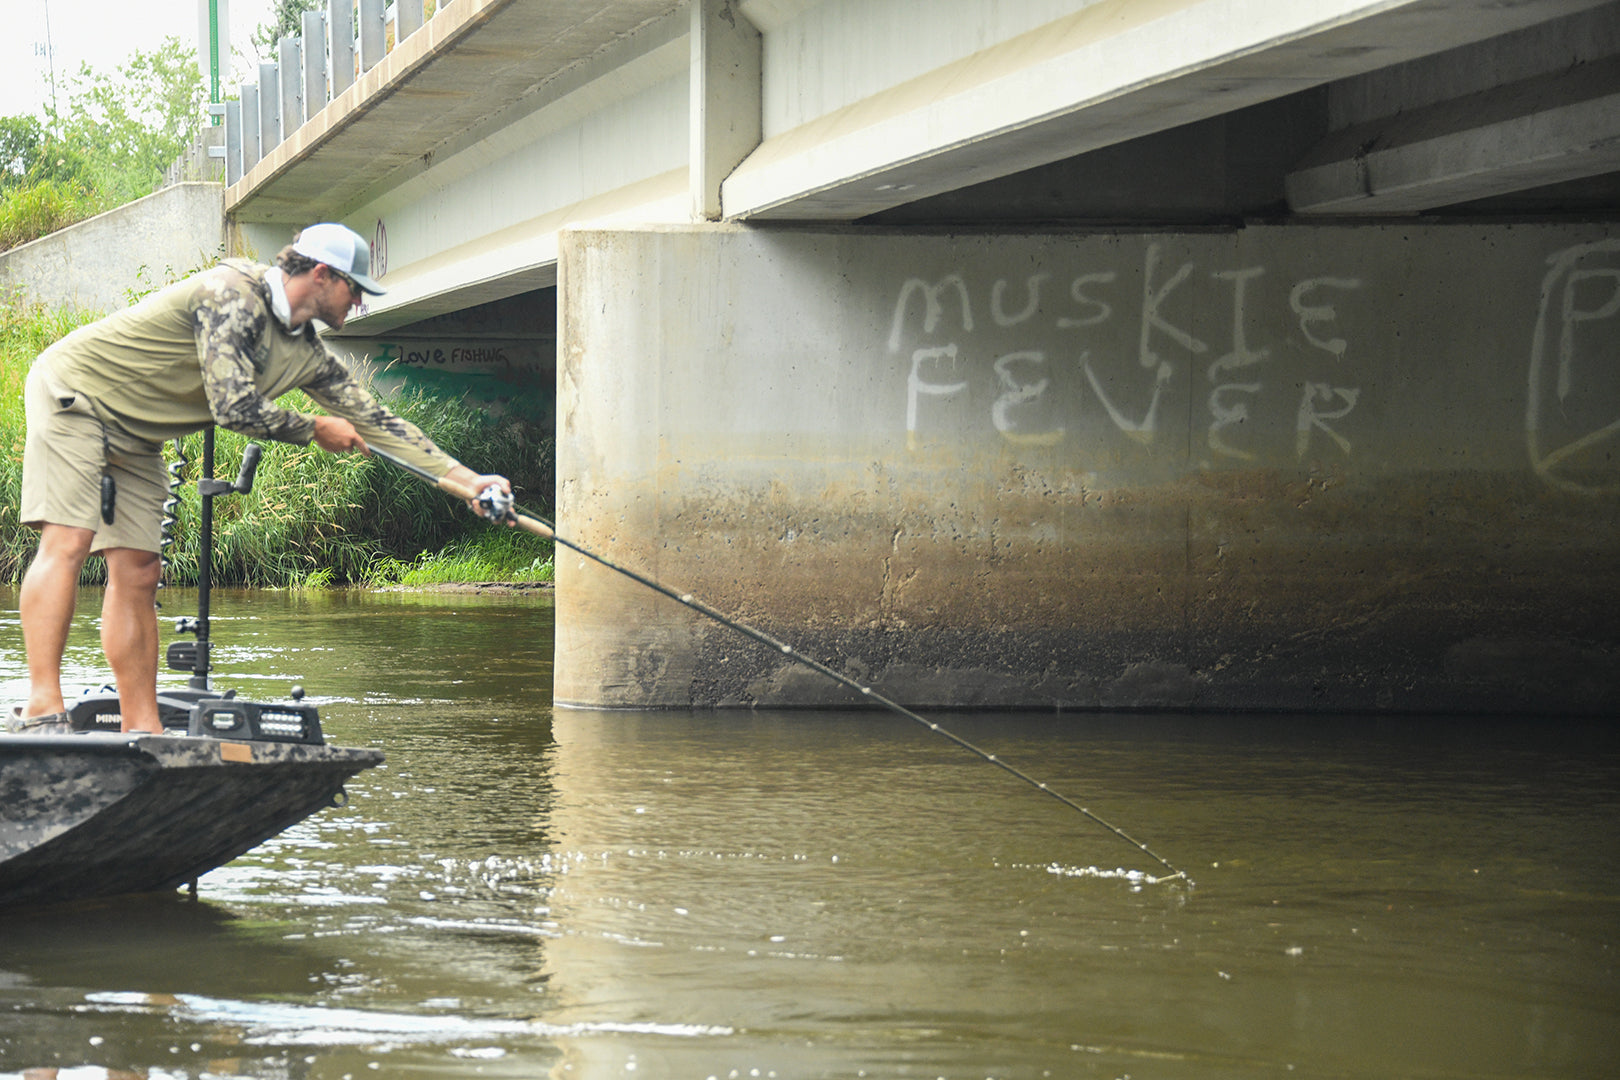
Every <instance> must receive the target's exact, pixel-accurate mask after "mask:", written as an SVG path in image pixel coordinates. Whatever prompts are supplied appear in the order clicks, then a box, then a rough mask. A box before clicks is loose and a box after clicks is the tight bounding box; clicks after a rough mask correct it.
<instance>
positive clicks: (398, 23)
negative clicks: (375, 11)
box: [394, 0, 423, 49]
mask: <svg viewBox="0 0 1620 1080" xmlns="http://www.w3.org/2000/svg"><path fill="white" fill-rule="evenodd" d="M422 8H423V4H422V0H394V48H396V49H397V48H399V46H400V44H401V43H402V42H403V41H404V40H405V39H406V38H408V37H410V36H411V35H412V34H414V33H416V32H417V31H418V30H420V29H422Z"/></svg>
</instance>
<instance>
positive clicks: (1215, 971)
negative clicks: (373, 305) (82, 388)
mask: <svg viewBox="0 0 1620 1080" xmlns="http://www.w3.org/2000/svg"><path fill="white" fill-rule="evenodd" d="M7 599H8V600H14V598H11V597H8V598H7ZM166 599H167V600H168V605H169V607H170V608H171V609H177V610H179V611H183V610H185V609H186V607H187V605H188V604H189V603H190V598H189V597H187V596H185V595H184V594H179V593H171V594H169V595H168V597H167V598H166ZM94 601H95V598H93V597H89V598H87V603H86V609H87V610H93V608H94ZM216 609H217V610H218V614H219V618H218V620H217V623H216V628H215V638H216V649H215V659H216V661H217V662H218V664H219V668H220V671H219V676H218V678H219V681H220V683H221V684H222V685H229V686H237V687H239V688H241V689H242V691H243V692H244V693H246V694H253V695H257V696H271V695H274V696H281V695H282V694H283V693H284V692H285V689H286V687H287V685H289V684H290V683H292V682H294V681H298V682H302V683H303V684H304V685H306V686H307V687H308V688H309V692H310V697H311V698H312V699H313V700H315V701H316V702H317V703H318V704H320V706H321V708H322V719H323V722H324V724H325V726H326V728H327V731H328V734H329V737H331V738H332V739H333V740H334V741H337V742H342V743H348V744H360V745H377V746H381V747H382V748H384V749H385V750H386V751H387V753H388V755H389V760H388V764H387V765H386V766H384V767H383V768H381V769H378V770H374V771H372V772H370V773H367V774H364V775H362V776H361V777H358V778H357V779H356V780H354V781H352V782H351V783H350V786H349V791H350V796H351V801H350V803H349V805H348V806H347V807H344V808H342V809H339V810H333V811H328V812H326V813H325V814H322V815H320V816H318V817H316V818H314V819H312V820H310V821H308V822H305V823H304V824H303V825H300V826H298V827H297V828H295V829H293V830H291V831H289V832H288V833H286V834H284V835H283V836H281V837H279V838H277V839H276V840H274V841H272V842H270V843H268V844H265V845H263V846H262V847H260V848H259V849H258V850H256V851H254V852H251V853H249V854H248V855H247V856H245V857H243V858H242V859H239V860H238V861H237V862H235V863H233V864H231V865H230V866H228V867H225V868H223V869H221V870H219V871H216V872H215V873H213V874H210V875H208V876H207V877H205V878H204V879H203V880H202V883H201V890H200V899H199V900H198V901H197V902H189V901H186V900H184V899H183V898H180V897H172V898H171V897H159V898H141V899H138V900H121V901H115V902H107V903H101V904H96V905H80V906H75V907H68V908H56V909H49V910H31V911H26V912H18V911H12V912H5V913H0V1078H11V1077H22V1076H30V1077H32V1076H36V1075H37V1076H49V1075H51V1072H50V1070H53V1069H54V1070H57V1072H56V1075H57V1076H58V1077H59V1078H61V1080H93V1078H101V1077H116V1076H124V1075H130V1076H140V1077H147V1078H152V1077H174V1078H186V1080H200V1078H202V1077H238V1076H240V1077H253V1078H306V1077H308V1078H321V1080H326V1078H331V1080H341V1078H344V1077H347V1078H349V1080H356V1078H361V1077H367V1076H373V1075H381V1076H421V1077H430V1078H438V1077H446V1078H457V1077H474V1076H488V1077H542V1076H550V1077H604V1076H627V1077H664V1076H667V1077H693V1078H697V1080H704V1078H706V1077H711V1076H712V1077H715V1078H717V1080H719V1078H729V1077H756V1076H757V1077H772V1076H774V1077H859V1076H870V1077H921V1078H928V1080H932V1078H934V1077H948V1078H951V1080H959V1078H973V1080H977V1078H982V1077H995V1078H998V1080H1015V1078H1036V1077H1048V1076H1050V1077H1083V1076H1098V1077H1120V1076H1125V1075H1130V1076H1134V1077H1167V1078H1183V1077H1185V1078H1192V1077H1198V1078H1204V1077H1262V1076H1283V1075H1287V1076H1300V1077H1333V1078H1341V1077H1355V1078H1360V1077H1365V1078H1373V1077H1378V1078H1383V1077H1389V1076H1421V1077H1497V1076H1500V1077H1507V1076H1513V1077H1526V1076H1530V1077H1560V1078H1563V1077H1600V1076H1601V1077H1607V1076H1609V1075H1612V1070H1613V1063H1614V1062H1615V1061H1616V1060H1620V1034H1617V1032H1620V978H1617V974H1616V950H1617V947H1620V941H1617V938H1620V919H1617V913H1620V905H1617V900H1620V886H1616V884H1615V880H1616V870H1617V869H1620V866H1617V863H1620V844H1617V843H1616V840H1617V838H1620V783H1617V781H1620V764H1617V755H1616V753H1615V740H1614V737H1613V736H1612V735H1610V734H1609V733H1608V731H1607V730H1605V729H1604V727H1603V726H1601V725H1583V724H1569V723H1555V722H1551V721H1534V720H1524V721H1521V722H1512V723H1498V722H1483V721H1479V720H1474V719H1453V720H1449V721H1436V720H1383V721H1368V720H1359V719H1333V718H1296V717H1272V718H1243V717H1149V716H1089V715H1082V716H1064V717H1054V716H1038V717H1037V716H1004V715H982V716H971V715H969V716H950V717H940V719H941V721H942V722H943V723H944V724H945V725H946V726H947V727H950V728H952V729H953V730H957V731H959V732H960V733H961V734H962V735H964V736H966V737H968V738H971V739H972V740H973V741H974V742H975V743H977V744H979V745H981V746H983V747H985V748H986V749H989V750H991V751H993V752H995V753H997V754H1000V755H1002V756H1004V757H1005V758H1006V759H1007V760H1008V761H1009V762H1011V763H1013V764H1015V765H1017V766H1018V767H1019V768H1022V769H1025V770H1026V771H1028V772H1030V773H1032V774H1033V775H1035V776H1036V777H1038V778H1039V779H1042V780H1045V781H1048V782H1049V783H1050V784H1051V785H1052V786H1053V787H1055V788H1057V789H1058V790H1060V791H1063V792H1064V793H1065V794H1068V795H1071V796H1073V797H1074V798H1075V799H1076V800H1077V801H1078V802H1080V804H1081V805H1084V806H1088V807H1090V808H1091V809H1093V810H1094V811H1096V812H1098V813H1099V814H1101V815H1102V816H1104V817H1105V818H1107V819H1109V820H1111V821H1114V822H1116V823H1117V824H1119V825H1121V826H1122V827H1124V828H1126V829H1127V831H1129V832H1131V833H1132V834H1133V835H1136V836H1138V837H1139V838H1140V839H1142V840H1144V841H1146V842H1148V843H1149V844H1150V845H1151V846H1152V847H1153V848H1154V849H1155V850H1157V851H1159V852H1161V853H1162V854H1164V855H1165V856H1166V857H1167V858H1170V859H1171V860H1172V861H1173V862H1176V863H1177V864H1179V865H1183V866H1185V867H1186V869H1187V870H1188V872H1189V874H1190V875H1191V876H1192V877H1193V878H1194V879H1195V881H1196V882H1197V885H1196V886H1195V887H1193V888H1191V889H1189V888H1187V887H1185V886H1184V885H1183V884H1181V883H1169V884H1165V883H1154V882H1153V881H1151V880H1150V878H1151V875H1152V874H1153V873H1154V872H1155V871H1157V870H1158V867H1157V865H1156V864H1154V863H1152V861H1151V860H1148V859H1146V858H1145V857H1144V856H1143V855H1142V854H1141V853H1140V852H1137V851H1135V850H1134V849H1132V848H1130V847H1129V846H1127V845H1125V844H1124V843H1122V842H1121V841H1120V840H1119V839H1118V838H1116V837H1114V836H1112V835H1111V834H1109V833H1107V832H1105V831H1103V830H1102V829H1100V828H1099V827H1098V826H1096V825H1095V824H1093V823H1091V822H1089V821H1087V820H1085V819H1084V818H1082V817H1081V816H1080V815H1078V814H1076V813H1074V812H1073V811H1072V810H1071V809H1069V808H1066V807H1063V806H1062V805H1060V804H1058V803H1057V802H1055V801H1054V800H1051V799H1048V798H1045V797H1043V796H1041V795H1040V794H1039V793H1038V792H1035V791H1033V790H1031V789H1030V788H1028V787H1026V786H1024V785H1022V784H1020V783H1018V782H1017V781H1016V780H1014V779H1012V778H1011V777H1008V776H1006V775H1005V774H1003V773H1001V772H999V771H998V770H996V769H994V768H993V767H991V766H989V765H987V764H985V763H984V762H982V761H980V760H978V759H976V758H974V757H972V756H971V755H969V754H967V753H966V752H965V751H963V750H961V749H960V748H958V747H956V746H954V745H952V744H950V743H948V742H946V741H945V740H942V739H939V738H938V737H937V736H934V735H931V734H930V733H929V732H927V731H926V730H923V729H921V728H919V727H917V726H916V725H914V724H911V723H908V722H907V721H905V720H902V719H900V718H897V717H892V716H890V715H889V714H885V713H856V712H850V713H784V712H771V713H744V714H730V713H723V714H696V715H692V714H685V713H679V714H676V713H654V714H643V713H596V712H584V711H563V712H559V713H557V714H556V715H553V714H552V712H551V709H550V705H549V702H550V657H551V609H550V607H549V603H548V602H547V600H546V599H545V597H544V596H532V595H526V596H520V597H510V598H501V597H493V598H492V597H479V598H469V597H452V596H414V595H401V594H388V595H370V596H362V595H326V594H307V595H305V594H282V593H255V594H251V595H232V594H225V595H222V596H219V597H218V598H217V603H216ZM81 624H82V625H80V626H79V627H78V628H76V632H75V637H74V641H73V645H72V650H71V655H70V668H71V670H72V672H73V674H72V675H71V676H70V678H73V679H76V680H77V681H79V682H80V683H82V684H86V685H93V684H96V683H98V682H99V681H100V679H101V678H103V675H102V674H101V667H100V664H101V661H100V657H99V651H98V646H97V643H96V640H95V628H94V625H93V623H92V621H91V620H90V619H89V618H84V619H81ZM173 678H174V680H175V682H176V683H179V682H181V681H183V678H182V677H180V676H174V677H173ZM0 681H3V685H4V689H5V690H6V691H7V692H8V693H9V695H10V696H11V697H13V698H15V697H16V695H17V693H18V692H19V691H20V689H21V688H22V686H23V685H25V684H24V681H23V668H22V651H21V638H20V634H19V633H18V632H17V629H16V620H15V604H14V602H12V603H10V605H9V607H8V608H6V609H5V610H0Z"/></svg>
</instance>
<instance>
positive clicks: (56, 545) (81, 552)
mask: <svg viewBox="0 0 1620 1080" xmlns="http://www.w3.org/2000/svg"><path fill="white" fill-rule="evenodd" d="M95 538H96V534H95V533H94V532H92V531H91V530H89V529H81V528H79V527H78V526H76V525H56V524H51V523H47V524H45V525H43V526H42V527H41V528H40V530H39V554H40V555H42V556H45V557H47V558H56V559H71V560H74V561H76V562H79V563H81V564H82V563H83V562H84V560H85V559H87V558H89V557H90V544H91V542H92V541H94V540H95Z"/></svg>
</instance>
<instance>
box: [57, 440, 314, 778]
mask: <svg viewBox="0 0 1620 1080" xmlns="http://www.w3.org/2000/svg"><path fill="white" fill-rule="evenodd" d="M175 447H176V450H177V451H178V454H177V457H178V460H177V461H176V462H175V463H174V464H173V465H171V466H170V467H169V472H170V475H171V476H172V477H173V480H172V481H171V482H170V484H169V491H170V497H169V499H168V500H167V501H166V502H164V504H163V513H164V520H163V539H162V544H161V546H162V547H163V548H164V555H163V564H164V566H165V568H166V567H167V566H168V561H169V560H168V554H167V549H168V547H169V546H170V545H171V544H172V543H173V542H174V538H173V536H172V535H171V533H172V530H173V527H174V522H175V514H174V511H175V507H177V506H178V505H179V502H180V500H179V495H178V492H179V487H180V484H181V479H180V474H181V472H183V471H184V469H185V467H186V465H187V464H189V462H188V461H187V460H186V457H185V453H184V448H183V447H182V446H181V444H180V440H178V439H176V440H175ZM263 454H264V448H263V447H262V446H260V445H259V444H258V443H248V445H247V448H246V449H245V450H244V451H243V452H242V467H241V469H240V470H239V471H238V472H237V474H236V479H235V480H234V481H228V480H217V479H215V478H214V429H213V427H212V426H210V427H208V428H205V429H204V430H203V452H202V476H201V477H200V478H199V479H198V481H197V494H198V495H199V496H200V497H201V502H202V513H201V514H200V516H199V521H198V528H199V533H200V536H199V542H198V557H197V614H196V616H195V617H193V616H189V615H184V616H181V617H180V618H178V619H176V620H175V624H174V629H175V632H176V633H180V634H192V635H194V640H192V641H184V640H182V641H173V642H170V643H169V648H168V651H167V652H166V654H165V660H166V662H167V663H168V665H169V668H170V669H171V670H174V671H189V672H191V678H190V679H189V680H188V681H187V684H186V686H185V688H184V689H175V690H163V689H160V690H159V691H158V720H159V721H160V722H161V723H162V724H163V728H164V730H165V731H166V732H174V733H176V734H178V733H184V734H188V735H197V736H204V737H208V738H215V739H232V740H241V739H247V740H267V741H271V742H292V743H309V744H312V745H315V746H324V745H325V743H326V739H325V738H324V737H323V736H322V734H321V721H320V715H319V713H318V711H317V710H316V708H315V706H313V705H306V704H304V702H303V697H304V688H303V687H302V686H294V687H293V688H292V691H291V694H290V700H288V701H284V702H257V701H244V700H242V699H241V698H238V697H237V696H236V691H235V690H226V691H223V692H221V691H218V690H215V689H214V688H213V686H212V685H211V683H210V681H209V677H208V675H209V672H210V670H212V669H211V666H210V662H209V646H210V642H209V619H208V600H209V593H210V591H211V590H212V588H213V561H214V500H215V499H217V498H220V497H222V496H226V495H246V494H247V493H248V492H250V491H252V490H253V476H254V473H255V472H257V470H258V468H259V458H260V457H261V456H262V455H263ZM159 606H161V605H159ZM68 715H69V718H70V719H71V720H72V723H73V729H74V730H75V731H117V730H119V727H120V725H121V723H122V716H121V711H120V707H119V704H118V692H117V690H116V689H115V688H114V687H111V686H103V687H102V688H101V689H100V690H98V691H96V692H94V693H87V694H86V695H85V696H84V697H82V698H80V699H79V700H78V701H76V702H74V704H73V705H72V707H71V708H69V709H68Z"/></svg>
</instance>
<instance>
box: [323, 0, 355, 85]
mask: <svg viewBox="0 0 1620 1080" xmlns="http://www.w3.org/2000/svg"><path fill="white" fill-rule="evenodd" d="M326 25H327V26H328V27H329V28H330V31H331V33H330V35H329V36H330V38H331V42H332V64H331V69H332V96H333V97H334V98H335V97H337V96H338V95H339V94H341V93H343V91H345V90H347V89H348V88H349V87H351V86H353V85H354V3H353V0H326Z"/></svg>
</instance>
